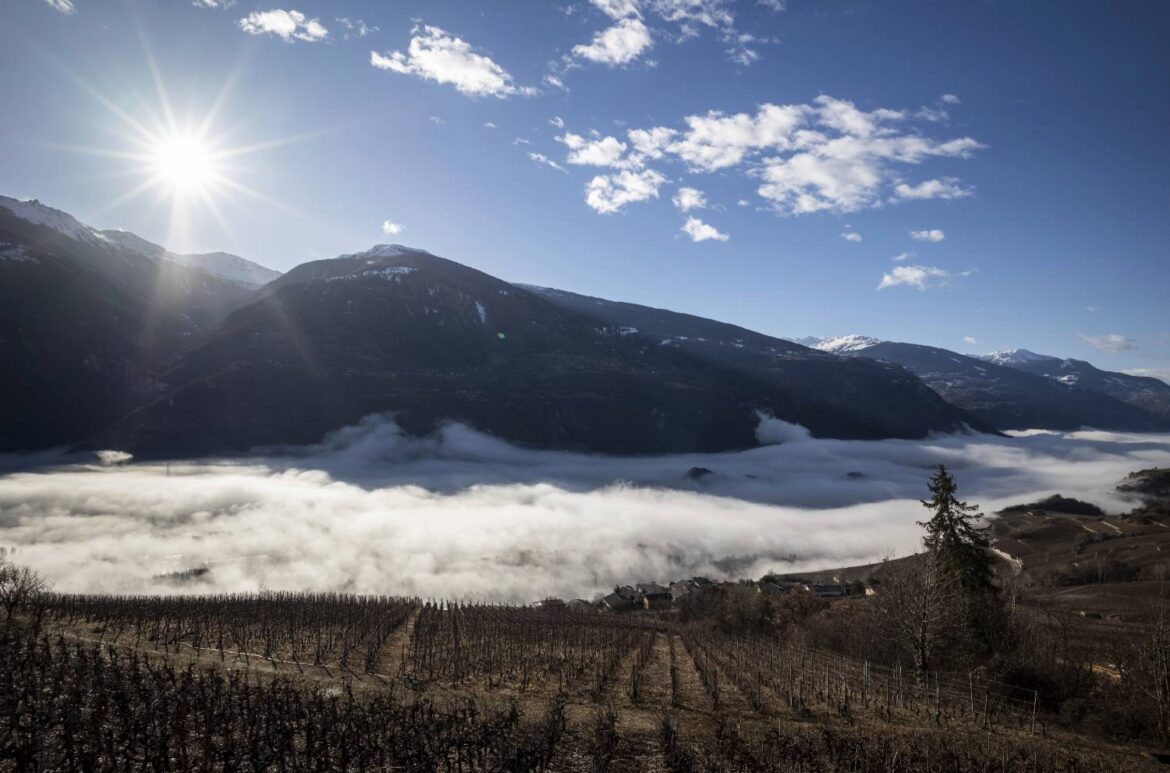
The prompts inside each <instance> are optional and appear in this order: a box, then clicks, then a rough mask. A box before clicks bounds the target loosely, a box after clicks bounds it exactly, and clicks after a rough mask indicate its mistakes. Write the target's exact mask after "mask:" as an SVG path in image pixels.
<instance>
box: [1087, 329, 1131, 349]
mask: <svg viewBox="0 0 1170 773" xmlns="http://www.w3.org/2000/svg"><path fill="white" fill-rule="evenodd" d="M1081 340H1082V341H1084V342H1085V343H1087V344H1088V345H1089V346H1092V347H1095V348H1097V349H1100V350H1101V351H1103V352H1106V353H1108V354H1116V353H1117V352H1128V351H1132V350H1134V349H1137V348H1139V347H1138V342H1137V341H1136V340H1134V339H1133V338H1130V337H1129V336H1124V335H1121V334H1120V333H1106V334H1105V335H1099V336H1087V335H1082V336H1081Z"/></svg>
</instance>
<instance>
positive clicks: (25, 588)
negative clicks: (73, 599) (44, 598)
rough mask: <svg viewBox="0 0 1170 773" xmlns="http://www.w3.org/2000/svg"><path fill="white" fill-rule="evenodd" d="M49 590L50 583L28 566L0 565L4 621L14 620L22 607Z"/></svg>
mask: <svg viewBox="0 0 1170 773" xmlns="http://www.w3.org/2000/svg"><path fill="white" fill-rule="evenodd" d="M48 590H49V583H48V582H47V581H46V580H45V579H44V578H43V577H41V576H40V575H39V574H37V573H36V572H34V571H33V570H32V569H29V568H28V567H27V566H17V565H16V564H9V563H0V607H2V608H3V609H4V621H5V623H8V622H10V621H11V620H12V616H13V614H15V613H16V610H17V609H19V608H20V607H24V606H27V605H29V604H30V603H32V602H34V601H36V600H37V599H38V598H39V597H40V596H41V595H43V594H44V593H45V592H46V591H48Z"/></svg>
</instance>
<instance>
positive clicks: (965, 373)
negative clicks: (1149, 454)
mask: <svg viewBox="0 0 1170 773" xmlns="http://www.w3.org/2000/svg"><path fill="white" fill-rule="evenodd" d="M845 355H846V356H849V357H863V358H866V359H871V360H878V361H881V362H888V363H893V364H896V365H899V366H901V367H903V368H906V369H907V370H909V371H910V372H912V373H914V374H916V375H917V376H918V377H919V378H921V379H922V380H923V381H925V382H926V383H927V384H928V385H929V386H930V387H931V388H932V389H934V390H935V391H936V392H938V393H939V394H940V395H942V397H943V398H944V399H946V400H947V402H949V403H952V404H954V405H957V406H959V407H960V408H963V409H964V410H966V411H969V412H970V413H972V414H974V415H976V416H978V417H980V418H981V419H983V420H984V421H986V422H987V423H989V424H991V425H992V426H994V427H996V428H997V429H1001V430H1009V429H1055V430H1074V429H1079V428H1081V427H1095V428H1098V429H1109V430H1124V431H1136V432H1149V431H1164V430H1166V429H1170V421H1168V420H1166V419H1164V418H1162V417H1160V416H1157V415H1154V414H1152V413H1150V412H1149V411H1146V410H1143V409H1142V408H1139V407H1137V406H1134V405H1130V404H1128V403H1125V402H1122V401H1121V400H1118V399H1116V398H1114V397H1110V396H1109V395H1106V394H1100V393H1097V392H1091V391H1087V390H1082V389H1076V388H1074V387H1072V386H1069V385H1067V384H1064V383H1061V382H1059V381H1055V380H1053V379H1051V378H1047V377H1045V376H1039V375H1035V374H1033V373H1028V372H1025V371H1023V370H1019V369H1017V368H1015V367H1008V366H1005V365H998V364H996V363H994V362H990V361H988V360H983V359H980V358H977V357H969V356H966V355H963V354H959V353H957V352H952V351H949V350H947V349H938V348H935V347H932V346H921V345H919V344H907V343H894V342H890V341H881V342H878V343H875V344H872V345H869V346H865V347H862V348H852V349H850V350H848V351H847V352H845Z"/></svg>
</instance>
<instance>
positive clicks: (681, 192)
mask: <svg viewBox="0 0 1170 773" xmlns="http://www.w3.org/2000/svg"><path fill="white" fill-rule="evenodd" d="M671 201H672V202H674V205H675V206H676V207H678V208H679V209H680V210H682V211H683V212H689V211H691V210H692V209H706V208H707V197H706V196H705V195H703V192H702V191H701V190H699V189H698V188H690V187H687V186H685V185H684V186H683V187H681V188H679V189H678V193H676V194H675V195H674V198H673V199H671Z"/></svg>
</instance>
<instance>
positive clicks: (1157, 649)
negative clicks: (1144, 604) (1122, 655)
mask: <svg viewBox="0 0 1170 773" xmlns="http://www.w3.org/2000/svg"><path fill="white" fill-rule="evenodd" d="M1133 654H1134V657H1133V661H1132V664H1133V666H1132V672H1131V674H1130V676H1132V677H1133V682H1134V684H1136V685H1137V686H1138V688H1139V689H1140V690H1141V691H1142V692H1144V693H1145V694H1146V695H1147V696H1149V697H1150V698H1151V699H1152V700H1153V701H1154V704H1155V705H1156V706H1157V709H1158V731H1159V732H1160V733H1161V735H1162V738H1163V740H1167V739H1170V620H1167V619H1166V608H1165V606H1163V607H1162V608H1161V609H1160V610H1159V612H1158V619H1157V620H1156V621H1154V624H1153V625H1151V626H1150V630H1149V632H1148V633H1147V634H1146V635H1145V636H1144V637H1142V638H1141V639H1140V640H1139V641H1138V642H1137V643H1136V644H1135V645H1134V653H1133Z"/></svg>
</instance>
